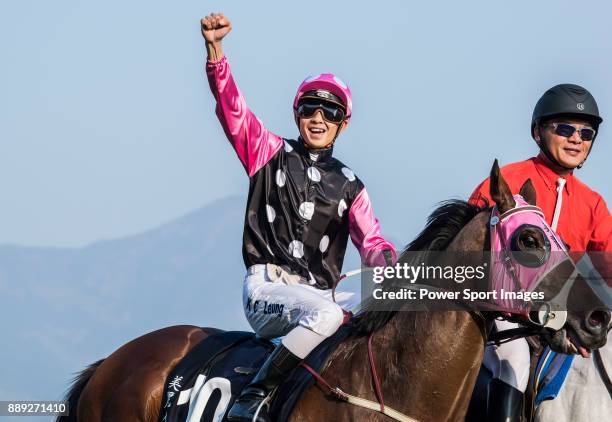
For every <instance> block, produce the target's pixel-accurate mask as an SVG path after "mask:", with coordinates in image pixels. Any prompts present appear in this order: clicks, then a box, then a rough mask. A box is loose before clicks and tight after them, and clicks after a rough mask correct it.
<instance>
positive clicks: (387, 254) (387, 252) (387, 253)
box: [382, 248, 393, 267]
mask: <svg viewBox="0 0 612 422" xmlns="http://www.w3.org/2000/svg"><path fill="white" fill-rule="evenodd" d="M382 254H383V257H384V258H385V264H387V267H392V266H393V253H392V252H391V249H389V248H386V249H383V251H382Z"/></svg>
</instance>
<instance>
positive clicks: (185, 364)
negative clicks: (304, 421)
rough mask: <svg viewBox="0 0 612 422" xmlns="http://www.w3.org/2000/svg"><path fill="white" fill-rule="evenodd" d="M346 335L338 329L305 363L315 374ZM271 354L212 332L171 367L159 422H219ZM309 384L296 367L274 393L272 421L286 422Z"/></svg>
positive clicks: (262, 346) (253, 341) (239, 336)
mask: <svg viewBox="0 0 612 422" xmlns="http://www.w3.org/2000/svg"><path fill="white" fill-rule="evenodd" d="M349 334H350V329H349V328H348V327H346V326H343V327H341V328H340V329H339V330H338V332H337V333H336V334H335V335H333V336H332V337H330V338H328V339H326V340H325V341H324V342H323V343H321V344H320V345H319V346H318V347H317V348H316V349H315V350H314V351H313V352H312V353H311V354H310V355H309V356H308V358H307V359H306V363H307V364H308V365H309V366H310V367H312V368H313V369H315V370H317V371H319V370H320V368H322V367H323V365H324V364H325V363H326V361H327V358H328V357H329V355H330V354H331V352H333V351H334V350H335V349H336V346H337V345H338V344H339V343H340V342H341V341H342V340H343V339H345V338H346V337H347V336H348V335H349ZM273 348H274V344H272V343H271V342H270V341H268V340H264V339H261V338H258V337H256V336H255V334H254V333H250V332H244V331H227V332H218V333H215V334H212V335H210V336H209V337H207V338H205V339H204V340H202V341H201V342H200V343H198V344H197V345H196V346H195V347H194V348H193V349H191V351H189V352H188V353H187V354H186V355H185V357H184V358H183V359H182V360H181V361H180V362H179V363H178V364H177V365H176V366H175V367H174V369H173V370H172V371H171V372H170V374H169V375H168V377H167V379H166V382H165V384H164V393H163V396H162V403H161V410H160V416H159V422H213V421H214V422H221V421H224V420H225V415H226V413H227V411H228V410H229V409H230V407H231V406H232V404H233V403H234V400H235V399H236V398H237V397H238V395H239V394H240V392H241V391H242V389H243V387H244V386H246V385H247V384H248V383H249V382H250V380H251V379H252V378H253V377H254V376H255V374H256V373H257V371H258V370H259V368H260V367H261V365H262V364H263V363H264V361H265V360H266V358H267V357H268V356H269V354H270V353H271V351H272V350H273ZM314 382H315V380H314V378H313V377H312V375H311V374H310V373H309V372H308V371H306V370H305V369H304V368H302V367H301V366H300V367H298V368H297V369H295V370H294V371H293V372H292V373H291V374H290V375H289V376H288V377H287V379H286V380H285V381H284V382H283V384H281V385H280V386H279V388H278V389H277V391H276V393H275V395H274V400H273V401H272V405H271V408H270V416H271V417H272V419H273V420H275V421H279V422H283V421H286V420H287V418H288V417H289V415H290V414H291V411H292V409H293V407H294V406H295V404H296V403H297V401H298V399H299V398H300V396H301V394H302V393H303V392H304V391H305V390H306V389H307V388H308V387H310V386H311V385H312V384H314Z"/></svg>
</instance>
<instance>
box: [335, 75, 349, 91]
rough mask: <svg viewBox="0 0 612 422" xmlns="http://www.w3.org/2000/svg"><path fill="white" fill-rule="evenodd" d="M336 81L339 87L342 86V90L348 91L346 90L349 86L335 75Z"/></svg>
mask: <svg viewBox="0 0 612 422" xmlns="http://www.w3.org/2000/svg"><path fill="white" fill-rule="evenodd" d="M334 81H336V83H337V84H338V85H340V86H341V87H342V88H344V89H346V88H347V86H346V84H345V83H344V81H343V80H342V79H340V78H339V77H337V76H335V75H334Z"/></svg>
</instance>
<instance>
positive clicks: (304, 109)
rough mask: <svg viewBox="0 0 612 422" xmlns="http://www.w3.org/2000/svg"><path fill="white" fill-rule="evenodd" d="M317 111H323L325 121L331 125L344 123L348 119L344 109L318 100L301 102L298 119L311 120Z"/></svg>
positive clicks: (298, 108) (297, 110)
mask: <svg viewBox="0 0 612 422" xmlns="http://www.w3.org/2000/svg"><path fill="white" fill-rule="evenodd" d="M317 110H321V113H322V114H323V119H325V120H327V121H328V122H330V123H335V124H338V123H342V122H343V121H344V119H345V117H346V113H345V111H344V109H343V108H342V107H340V106H339V105H336V104H333V103H328V102H324V101H321V100H316V99H307V100H304V101H302V102H300V104H298V107H297V109H296V110H295V111H296V113H297V115H298V117H304V118H309V117H312V116H314V115H315V113H316V112H317Z"/></svg>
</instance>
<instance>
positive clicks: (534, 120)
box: [531, 84, 603, 170]
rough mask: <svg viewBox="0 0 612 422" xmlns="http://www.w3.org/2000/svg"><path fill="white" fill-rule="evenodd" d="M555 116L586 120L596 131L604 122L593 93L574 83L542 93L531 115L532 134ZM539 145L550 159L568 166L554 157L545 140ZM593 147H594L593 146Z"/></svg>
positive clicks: (558, 86)
mask: <svg viewBox="0 0 612 422" xmlns="http://www.w3.org/2000/svg"><path fill="white" fill-rule="evenodd" d="M553 117H568V118H577V119H582V120H586V121H587V122H589V123H591V125H592V126H593V129H595V130H596V131H597V130H598V129H599V125H600V124H601V122H603V119H602V118H601V116H600V115H599V108H598V107H597V102H596V101H595V98H593V96H592V95H591V93H590V92H589V91H587V90H586V89H585V88H583V87H581V86H579V85H574V84H560V85H556V86H553V87H552V88H550V89H549V90H548V91H546V92H545V93H544V95H542V97H541V98H540V99H539V100H538V102H537V104H536V106H535V108H534V109H533V115H532V117H531V136H532V137H533V138H534V139H535V133H534V129H535V127H536V126H538V125H540V124H542V123H543V122H545V121H546V120H548V119H551V118H553ZM595 137H597V132H596V133H595ZM594 141H595V138H593V142H594ZM538 145H539V146H540V149H541V150H542V152H544V154H546V156H547V157H548V159H549V160H551V161H552V162H553V163H555V164H557V165H559V166H561V167H564V168H566V167H565V166H562V165H561V164H560V163H558V162H557V160H555V159H554V158H553V157H552V155H551V154H550V152H549V151H548V148H547V147H546V144H545V143H544V142H539V143H538ZM591 148H593V147H592V146H591ZM589 153H590V151H589ZM581 166H582V165H580V166H578V168H580V167H581ZM570 170H573V169H570Z"/></svg>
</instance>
